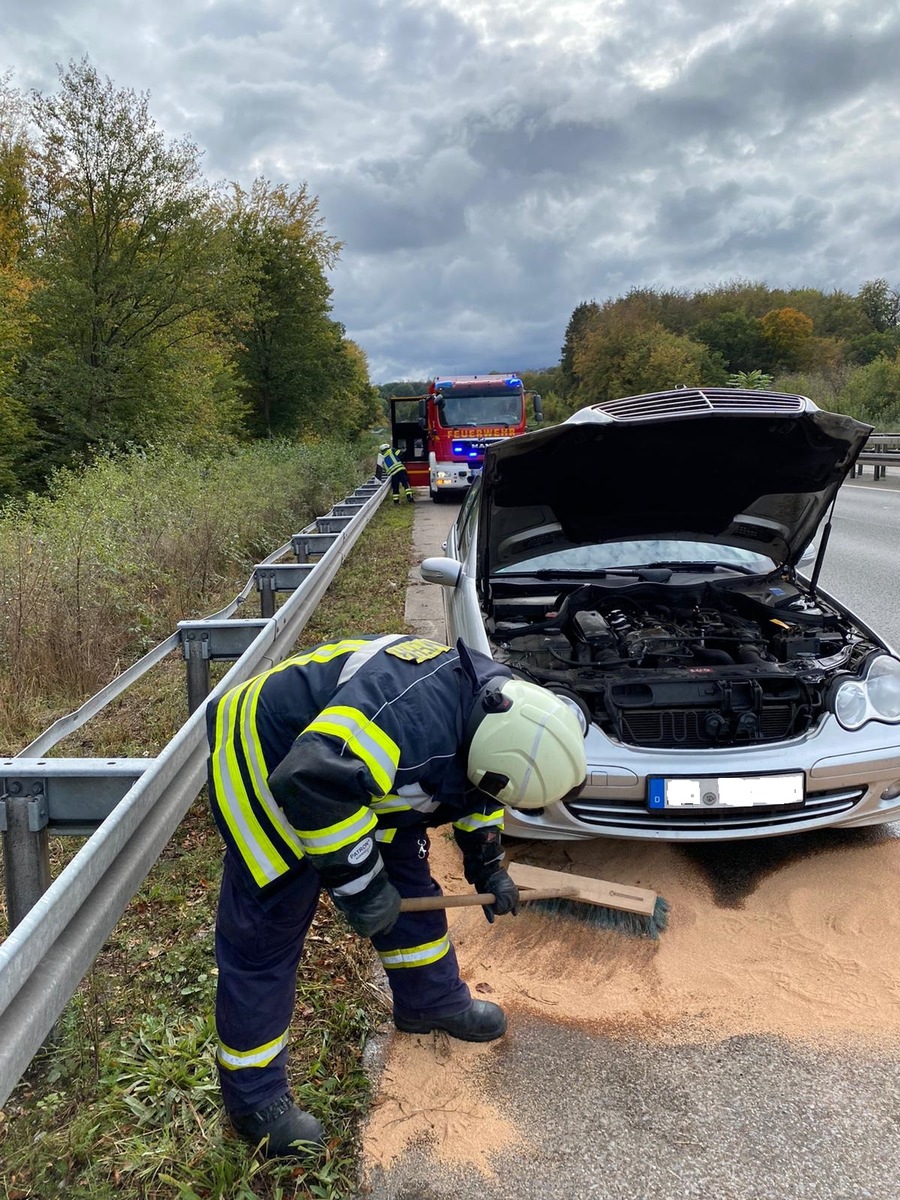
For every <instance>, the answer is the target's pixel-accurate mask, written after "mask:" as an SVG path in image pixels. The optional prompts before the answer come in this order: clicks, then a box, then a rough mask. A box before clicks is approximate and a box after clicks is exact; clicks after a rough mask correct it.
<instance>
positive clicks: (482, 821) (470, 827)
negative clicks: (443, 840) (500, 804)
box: [453, 808, 503, 833]
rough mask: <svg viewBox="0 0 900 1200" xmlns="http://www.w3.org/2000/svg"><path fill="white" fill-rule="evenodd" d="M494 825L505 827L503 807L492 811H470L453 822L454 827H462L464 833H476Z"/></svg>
mask: <svg viewBox="0 0 900 1200" xmlns="http://www.w3.org/2000/svg"><path fill="white" fill-rule="evenodd" d="M492 825H496V826H498V827H499V828H500V829H502V828H503V809H502V808H498V809H495V811H494V812H492V813H470V814H469V816H467V817H462V818H461V819H460V820H459V821H454V822H453V828H454V829H462V830H463V832H464V833H475V832H476V831H477V830H479V829H488V828H490V827H491V826H492Z"/></svg>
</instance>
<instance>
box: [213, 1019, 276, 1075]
mask: <svg viewBox="0 0 900 1200" xmlns="http://www.w3.org/2000/svg"><path fill="white" fill-rule="evenodd" d="M289 1032H290V1031H289V1030H287V1029H286V1030H285V1031H284V1033H283V1034H282V1035H281V1036H280V1037H277V1038H273V1040H272V1041H271V1042H266V1044H265V1045H264V1046H256V1047H254V1049H252V1050H232V1049H231V1047H230V1046H226V1045H225V1044H224V1043H223V1042H219V1048H218V1050H217V1051H216V1058H217V1059H218V1061H219V1062H220V1063H221V1064H222V1066H223V1067H227V1068H228V1070H229V1071H240V1070H242V1069H243V1068H244V1067H267V1066H268V1065H269V1063H270V1062H271V1061H272V1059H273V1058H274V1057H275V1056H276V1054H280V1053H281V1051H282V1050H283V1049H284V1048H285V1046H286V1045H287V1044H288V1034H289Z"/></svg>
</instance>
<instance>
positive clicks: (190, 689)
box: [184, 629, 212, 714]
mask: <svg viewBox="0 0 900 1200" xmlns="http://www.w3.org/2000/svg"><path fill="white" fill-rule="evenodd" d="M184 659H185V665H186V666H187V693H188V713H189V714H190V713H195V712H196V711H197V709H198V708H199V707H200V705H201V704H202V703H203V702H204V701H205V700H206V697H207V696H208V695H209V693H210V691H211V690H212V685H211V683H210V678H209V635H208V634H204V633H202V632H201V631H200V630H199V629H191V630H187V631H186V632H185V637H184Z"/></svg>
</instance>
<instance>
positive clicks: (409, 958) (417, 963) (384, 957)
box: [378, 933, 450, 971]
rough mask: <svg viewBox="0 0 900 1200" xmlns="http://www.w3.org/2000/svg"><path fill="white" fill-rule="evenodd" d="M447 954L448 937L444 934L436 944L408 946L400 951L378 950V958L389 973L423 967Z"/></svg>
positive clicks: (425, 943)
mask: <svg viewBox="0 0 900 1200" xmlns="http://www.w3.org/2000/svg"><path fill="white" fill-rule="evenodd" d="M449 953H450V937H449V934H446V933H445V934H444V936H443V937H442V938H438V939H437V941H436V942H424V943H423V944H422V945H421V946H408V947H405V948H403V949H400V950H379V951H378V957H379V958H380V959H381V961H382V963H383V965H384V967H385V968H386V970H388V971H391V970H396V969H398V968H401V967H425V966H427V965H428V964H429V963H433V962H437V960H438V959H439V958H443V957H444V955H445V954H449Z"/></svg>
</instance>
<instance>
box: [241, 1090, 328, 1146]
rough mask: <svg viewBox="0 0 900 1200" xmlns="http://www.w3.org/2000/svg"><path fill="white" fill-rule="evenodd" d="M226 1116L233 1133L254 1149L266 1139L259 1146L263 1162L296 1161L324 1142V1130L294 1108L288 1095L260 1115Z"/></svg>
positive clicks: (259, 1113) (317, 1123)
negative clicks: (273, 1159)
mask: <svg viewBox="0 0 900 1200" xmlns="http://www.w3.org/2000/svg"><path fill="white" fill-rule="evenodd" d="M229 1116H230V1120H231V1124H232V1125H233V1126H234V1131H235V1133H238V1134H240V1136H241V1137H242V1138H244V1139H245V1140H246V1141H248V1142H251V1143H252V1144H253V1145H254V1146H258V1145H259V1143H260V1142H262V1141H263V1139H264V1138H266V1139H267V1140H266V1141H265V1142H264V1143H263V1146H262V1155H263V1158H282V1157H293V1158H298V1157H299V1156H300V1155H302V1154H305V1153H307V1152H308V1151H309V1150H311V1149H313V1150H317V1149H318V1148H319V1147H320V1146H322V1145H323V1144H324V1142H325V1130H324V1129H323V1128H322V1126H321V1125H320V1124H319V1122H318V1121H317V1120H316V1118H315V1117H314V1116H312V1115H311V1114H310V1113H307V1112H303V1111H302V1109H299V1108H298V1107H297V1105H296V1104H295V1103H294V1100H293V1097H292V1096H291V1095H290V1094H289V1093H288V1092H285V1094H284V1095H283V1096H280V1097H279V1098H278V1099H277V1100H273V1101H272V1103H271V1104H268V1105H266V1107H265V1108H262V1109H260V1110H259V1112H252V1113H242V1114H241V1115H240V1116H233V1115H231V1114H229ZM297 1142H299V1143H300V1145H299V1146H297V1145H295V1143H297Z"/></svg>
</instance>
